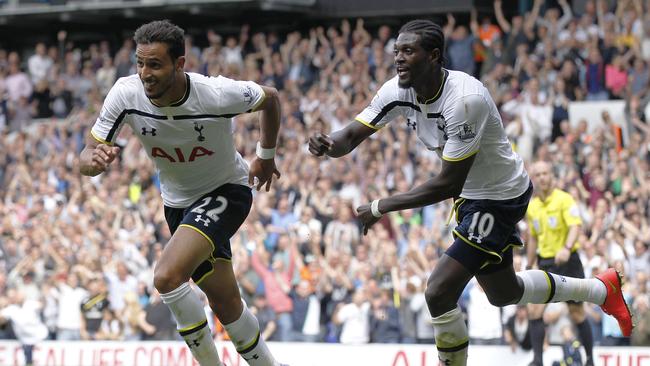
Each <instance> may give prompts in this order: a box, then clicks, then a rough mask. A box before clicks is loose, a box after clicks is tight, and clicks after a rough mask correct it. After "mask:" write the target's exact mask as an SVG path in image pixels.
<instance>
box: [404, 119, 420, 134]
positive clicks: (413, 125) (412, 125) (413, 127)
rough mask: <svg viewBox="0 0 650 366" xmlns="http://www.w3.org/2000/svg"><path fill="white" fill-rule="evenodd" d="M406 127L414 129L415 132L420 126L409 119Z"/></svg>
mask: <svg viewBox="0 0 650 366" xmlns="http://www.w3.org/2000/svg"><path fill="white" fill-rule="evenodd" d="M406 125H407V126H409V127H411V128H412V129H413V131H415V128H416V127H417V125H418V124H417V122H415V121H413V122H411V120H410V119H407V120H406Z"/></svg>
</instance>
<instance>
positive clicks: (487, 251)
mask: <svg viewBox="0 0 650 366" xmlns="http://www.w3.org/2000/svg"><path fill="white" fill-rule="evenodd" d="M453 233H454V235H456V237H458V238H460V239H461V240H462V241H464V242H465V243H467V244H469V245H470V246H472V247H474V248H476V249H478V250H480V251H482V252H485V253H487V254H490V255H493V256H495V257H497V258H499V260H498V261H496V262H490V263H501V261H502V260H503V258H502V257H501V256H500V255H499V254H498V253H497V252H493V251H491V250H487V249H485V248H481V247H480V246H478V245H477V244H474V243H472V242H471V241H469V239H467V238H466V237H464V236H462V235H461V234H460V233H459V232H458V231H456V229H454V230H453Z"/></svg>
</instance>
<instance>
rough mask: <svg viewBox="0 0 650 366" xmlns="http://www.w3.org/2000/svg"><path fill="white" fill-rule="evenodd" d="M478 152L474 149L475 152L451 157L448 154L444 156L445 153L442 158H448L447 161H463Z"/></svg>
mask: <svg viewBox="0 0 650 366" xmlns="http://www.w3.org/2000/svg"><path fill="white" fill-rule="evenodd" d="M477 152H478V150H476V151H474V152H471V153H469V154H467V155H463V156H461V157H460V158H450V157H447V156H444V155H443V156H442V159H443V160H446V161H461V160H465V159H467V158H469V157H471V156H472V155H474V154H476V153H477Z"/></svg>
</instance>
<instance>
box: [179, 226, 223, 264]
mask: <svg viewBox="0 0 650 366" xmlns="http://www.w3.org/2000/svg"><path fill="white" fill-rule="evenodd" d="M181 226H184V227H188V228H190V229H194V230H195V231H196V232H197V233H199V234H201V235H203V237H205V238H206V239H207V240H208V243H210V245H211V246H212V252H210V259H211V260H212V262H214V257H213V256H212V253H214V251H215V250H217V248H216V247H215V246H214V242H213V241H212V239H210V237H209V236H208V235H207V234H206V233H204V232H203V231H201V230H200V229H199V228H196V227H194V226H192V225H188V224H180V225H178V227H181Z"/></svg>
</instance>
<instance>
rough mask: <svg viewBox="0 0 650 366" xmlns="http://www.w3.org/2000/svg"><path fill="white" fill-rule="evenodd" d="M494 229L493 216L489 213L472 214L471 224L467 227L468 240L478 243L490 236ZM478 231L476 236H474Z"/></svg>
mask: <svg viewBox="0 0 650 366" xmlns="http://www.w3.org/2000/svg"><path fill="white" fill-rule="evenodd" d="M493 227H494V216H492V214H491V213H489V212H474V215H472V223H471V224H470V225H469V230H468V237H467V238H468V239H469V240H470V241H471V240H476V242H477V243H480V242H481V240H483V238H485V237H486V236H488V235H490V233H491V232H492V228H493ZM477 229H478V235H476V234H475V232H476V230H477Z"/></svg>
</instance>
